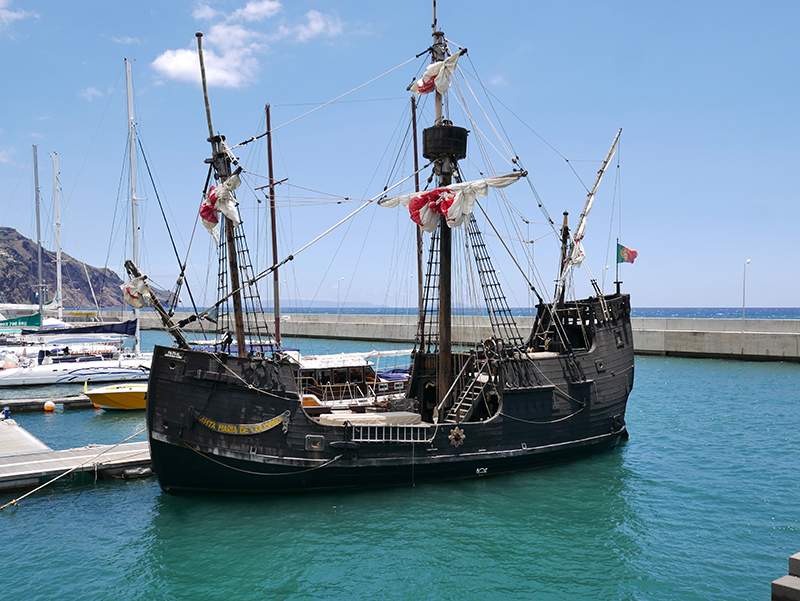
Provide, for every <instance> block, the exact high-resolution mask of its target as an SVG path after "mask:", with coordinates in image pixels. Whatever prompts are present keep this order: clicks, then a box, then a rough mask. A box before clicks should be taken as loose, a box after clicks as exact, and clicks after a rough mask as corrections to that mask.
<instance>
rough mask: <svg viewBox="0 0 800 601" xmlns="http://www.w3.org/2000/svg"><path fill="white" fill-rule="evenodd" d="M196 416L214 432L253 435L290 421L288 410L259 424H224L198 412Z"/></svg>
mask: <svg viewBox="0 0 800 601" xmlns="http://www.w3.org/2000/svg"><path fill="white" fill-rule="evenodd" d="M195 417H196V418H197V421H199V422H200V423H201V424H203V425H204V426H205V427H206V428H208V429H209V430H214V432H221V433H222V434H237V435H249V434H250V435H251V434H260V433H261V432H266V431H267V430H271V429H272V428H274V427H275V426H279V425H280V424H282V423H283V422H284V420H286V421H287V422H288V418H289V412H288V411H287V412H285V413H283V414H281V415H279V416H278V417H273V418H272V419H268V420H267V421H265V422H261V423H258V424H224V423H221V422H215V421H214V420H212V419H209V418H207V417H206V416H205V415H202V414H200V413H197V415H196V416H195ZM284 429H285V428H284Z"/></svg>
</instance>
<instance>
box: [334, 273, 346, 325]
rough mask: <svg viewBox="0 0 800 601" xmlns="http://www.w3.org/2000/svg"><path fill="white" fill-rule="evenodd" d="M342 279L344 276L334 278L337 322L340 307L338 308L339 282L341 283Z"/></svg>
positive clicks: (337, 321)
mask: <svg viewBox="0 0 800 601" xmlns="http://www.w3.org/2000/svg"><path fill="white" fill-rule="evenodd" d="M343 279H344V278H343V277H341V278H339V279H338V280H336V323H339V314H340V312H341V309H340V308H339V284H341V282H342V280H343Z"/></svg>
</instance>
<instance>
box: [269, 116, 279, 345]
mask: <svg viewBox="0 0 800 601" xmlns="http://www.w3.org/2000/svg"><path fill="white" fill-rule="evenodd" d="M266 110H267V168H268V169H269V215H270V222H271V224H272V263H273V265H277V264H278V225H277V221H278V219H277V215H276V211H275V176H274V174H273V171H272V121H271V120H270V114H269V104H267V106H266ZM272 290H273V293H272V296H273V299H274V303H275V304H274V305H273V309H274V313H275V343H276V344H277V345H278V346H280V345H281V302H280V279H279V278H278V268H277V267H276V268H275V271H273V274H272Z"/></svg>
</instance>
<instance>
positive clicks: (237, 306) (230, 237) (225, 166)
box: [195, 31, 247, 357]
mask: <svg viewBox="0 0 800 601" xmlns="http://www.w3.org/2000/svg"><path fill="white" fill-rule="evenodd" d="M195 35H196V36H197V53H198V55H199V57H200V75H201V79H202V82H203V99H204V101H205V106H206V121H207V122H208V141H209V142H210V143H211V151H212V158H211V159H207V160H208V162H210V163H211V164H212V166H213V167H214V171H215V173H216V177H217V179H218V180H219V183H220V185H221V184H223V183H225V181H226V180H227V179H228V178H229V177H230V176H231V161H230V157H229V156H228V153H227V152H226V151H225V144H224V142H225V137H224V136H221V135H215V134H214V124H213V122H212V120H211V104H210V103H209V100H208V84H207V82H206V67H205V62H204V60H203V34H202V32H200V31H198V32H197V33H196V34H195ZM225 239H226V241H227V245H228V266H229V271H230V278H231V290H232V299H233V319H234V329H235V330H236V332H235V334H236V346H237V349H238V355H239V356H240V357H246V356H247V341H246V339H245V335H244V314H243V311H242V295H241V283H240V279H239V261H238V258H237V253H236V248H237V247H236V238H235V235H234V224H233V222H232V220H231V219H225Z"/></svg>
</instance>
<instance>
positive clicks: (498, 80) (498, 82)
mask: <svg viewBox="0 0 800 601" xmlns="http://www.w3.org/2000/svg"><path fill="white" fill-rule="evenodd" d="M489 83H490V84H492V85H493V86H505V85H508V82H507V81H506V78H505V77H503V76H502V75H496V76H494V77H492V78H491V79H490V80H489Z"/></svg>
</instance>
